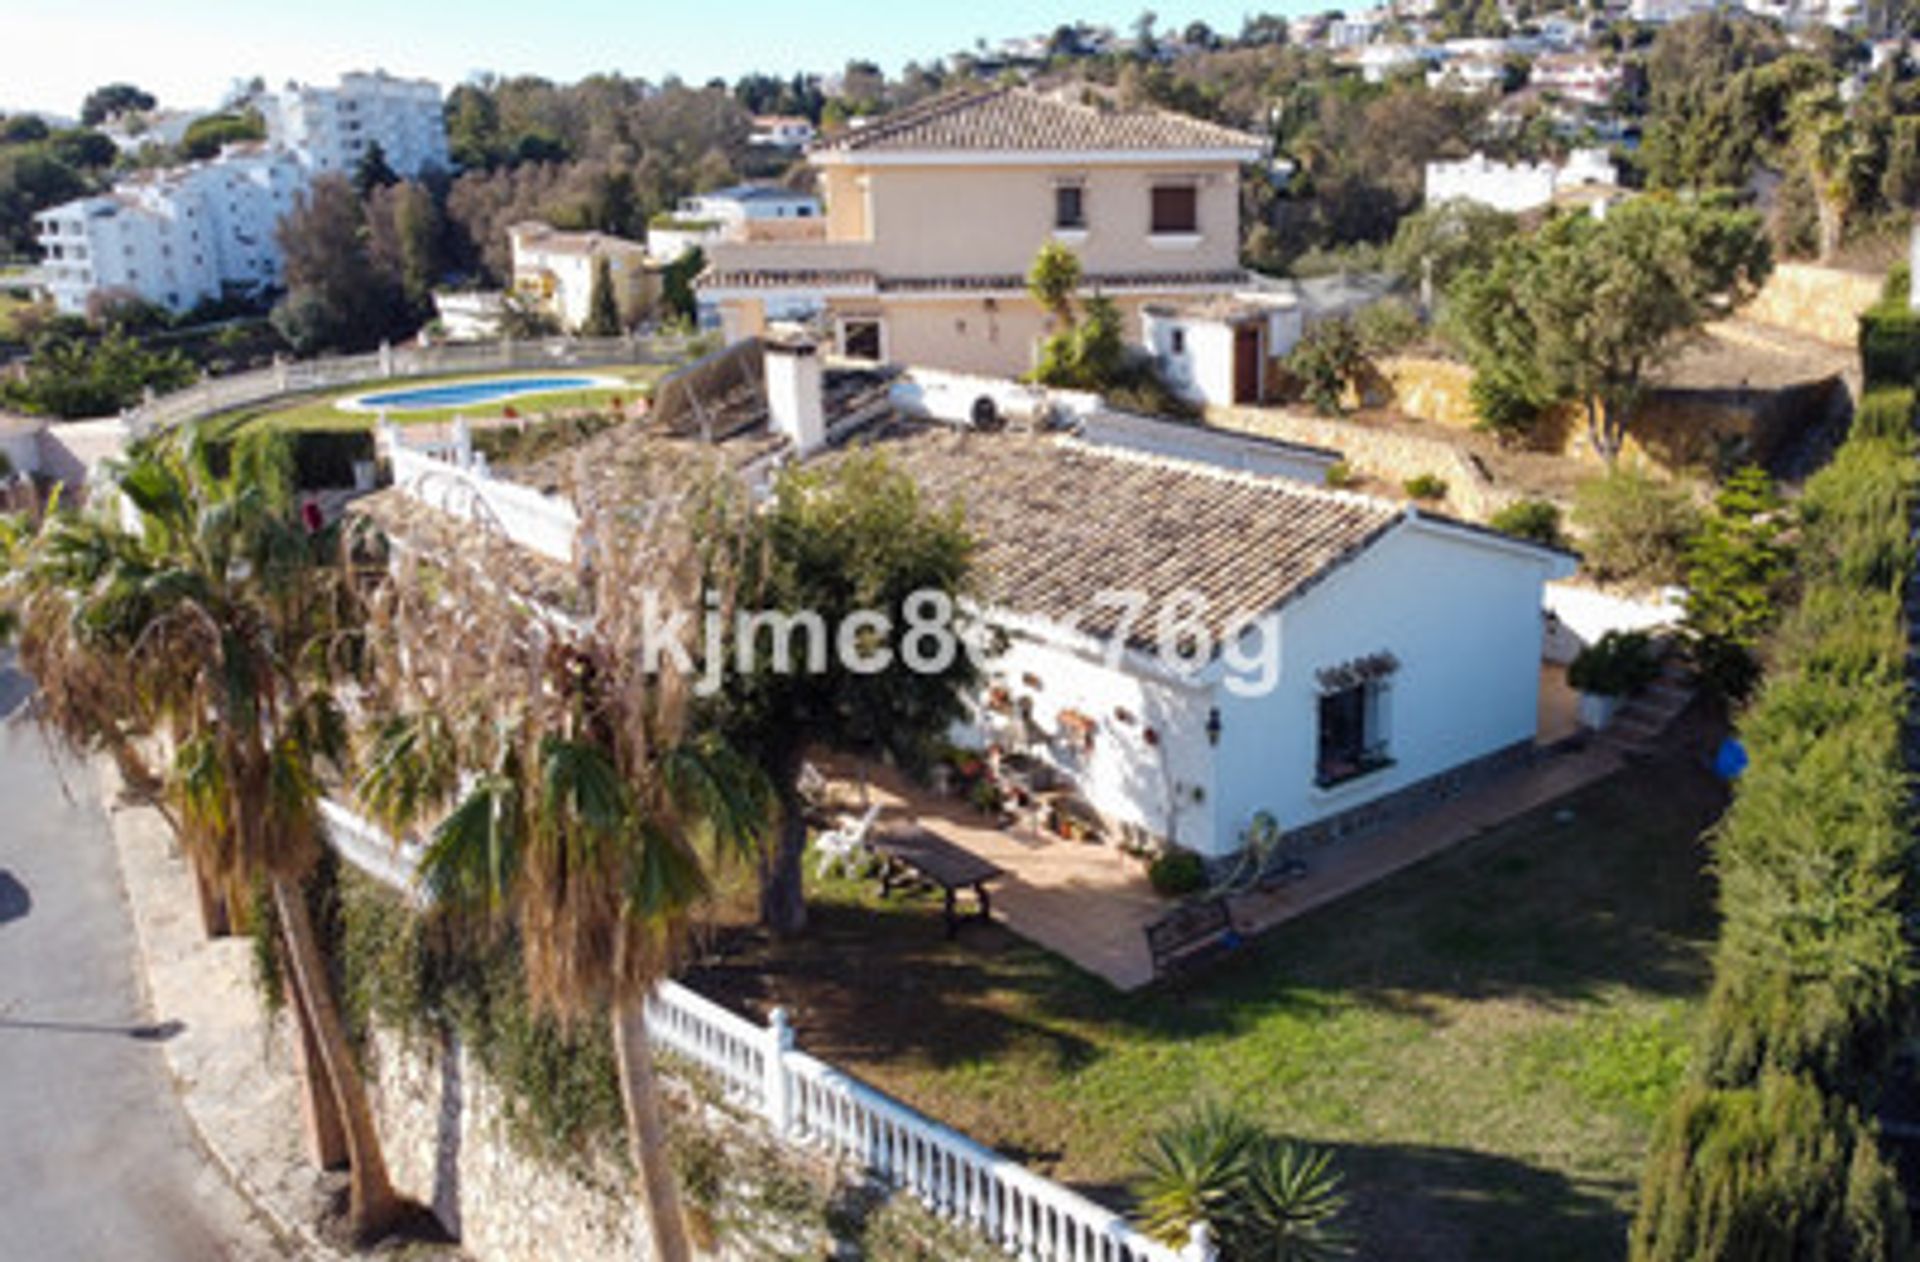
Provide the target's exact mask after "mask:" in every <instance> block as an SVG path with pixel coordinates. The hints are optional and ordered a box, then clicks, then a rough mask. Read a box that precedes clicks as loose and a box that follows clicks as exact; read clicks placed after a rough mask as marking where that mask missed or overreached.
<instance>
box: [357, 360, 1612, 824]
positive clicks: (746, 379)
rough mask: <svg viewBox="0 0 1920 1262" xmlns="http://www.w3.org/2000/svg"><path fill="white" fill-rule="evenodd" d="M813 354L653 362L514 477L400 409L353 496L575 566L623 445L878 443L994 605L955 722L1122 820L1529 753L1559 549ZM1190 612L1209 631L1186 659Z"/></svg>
mask: <svg viewBox="0 0 1920 1262" xmlns="http://www.w3.org/2000/svg"><path fill="white" fill-rule="evenodd" d="M821 361H822V357H821V356H820V355H819V354H818V353H817V351H816V347H815V346H814V345H813V343H812V342H811V341H809V340H801V341H797V342H774V343H767V344H765V345H764V346H762V345H759V344H756V343H744V344H739V345H736V346H735V347H733V348H731V349H730V350H729V351H727V352H725V353H724V355H722V356H720V357H716V358H715V359H714V360H710V361H703V363H702V364H701V365H696V366H695V367H694V368H692V369H689V370H687V372H686V374H683V377H684V378H689V379H692V378H697V379H699V380H702V381H704V382H706V383H708V384H707V385H705V386H703V387H702V389H704V390H706V391H707V396H706V402H705V403H704V404H697V403H696V404H686V405H684V406H682V407H681V411H682V412H683V413H684V417H685V419H686V423H685V424H678V423H676V422H675V420H674V419H673V418H674V416H675V414H676V411H675V408H676V405H674V404H673V403H672V402H671V400H670V397H669V396H670V395H672V393H673V390H674V387H673V386H672V384H671V383H670V384H669V386H668V387H664V388H663V390H662V392H661V395H660V399H661V401H660V402H659V404H658V405H657V406H656V409H655V413H654V420H653V422H651V423H650V424H648V425H647V426H646V427H645V428H638V427H634V426H627V427H619V428H616V429H614V430H610V431H607V432H606V433H604V434H601V435H598V436H596V437H595V438H592V439H589V440H587V443H586V444H585V445H583V446H581V447H580V448H577V449H575V450H574V451H573V452H570V453H567V455H566V457H565V458H564V459H557V460H554V461H552V462H550V463H548V464H545V465H542V466H540V467H537V468H534V469H529V470H523V471H519V472H517V473H516V472H515V471H511V470H509V471H507V472H506V473H505V474H504V475H497V474H489V473H488V472H487V471H485V470H484V469H483V468H462V467H460V462H459V461H458V460H456V461H455V462H454V463H453V464H451V465H450V464H448V463H446V462H444V461H438V460H435V459H433V458H432V457H430V456H428V455H426V454H424V453H417V452H414V451H411V450H409V449H408V448H407V447H406V446H405V442H406V439H405V435H404V433H403V432H401V431H398V430H392V431H389V432H388V433H387V434H386V436H385V442H386V443H387V444H388V447H389V451H390V454H391V455H392V458H393V460H394V468H395V475H396V482H397V483H398V485H397V486H396V488H395V489H394V490H392V491H388V492H385V493H382V494H381V495H378V496H375V497H374V498H373V499H372V500H370V501H364V502H363V504H364V505H365V507H364V508H363V510H362V511H365V512H366V513H368V515H370V516H372V517H374V518H375V520H377V521H380V522H381V523H382V524H383V525H384V526H385V527H386V528H387V529H388V530H389V531H390V532H393V533H395V534H397V535H400V536H404V537H405V542H406V544H407V546H409V547H435V546H444V547H460V546H463V545H462V542H461V541H462V540H463V539H464V538H465V537H467V536H469V535H470V534H471V526H470V525H468V524H467V523H468V522H469V521H487V522H490V523H493V524H494V526H495V527H496V528H498V529H501V530H504V531H505V532H506V534H507V536H508V538H509V539H512V540H514V541H515V542H517V543H519V544H521V545H522V547H523V548H524V549H525V555H526V557H527V561H526V564H525V565H524V566H514V567H511V568H512V569H513V570H515V571H516V573H514V574H512V575H509V576H508V577H510V578H512V579H514V580H516V581H525V582H528V583H533V584H538V585H539V590H545V591H554V590H559V589H564V588H568V587H570V586H571V587H573V589H575V590H577V589H578V588H577V584H573V583H572V582H571V580H569V579H568V577H567V576H568V575H569V574H570V573H571V572H572V571H571V546H570V544H569V541H570V540H572V539H574V538H575V537H576V536H575V532H576V531H577V529H578V521H579V517H578V515H577V513H576V512H575V510H574V508H573V501H572V500H571V499H570V498H569V494H570V488H574V487H576V486H579V484H578V481H577V480H578V479H581V478H587V479H592V481H591V483H590V485H591V488H592V494H594V495H595V496H596V498H598V497H601V496H603V495H605V494H606V493H608V492H609V491H610V490H613V491H617V486H615V485H614V484H613V483H609V482H608V481H606V479H607V478H610V477H611V478H615V479H617V478H618V476H619V475H618V473H617V471H618V470H619V469H621V468H630V467H633V466H632V462H633V461H634V459H636V458H637V453H638V452H639V450H640V448H638V447H635V444H666V445H667V446H665V447H661V448H660V449H659V451H660V453H661V455H662V458H667V455H668V452H669V450H670V449H672V450H686V449H689V448H691V449H693V450H698V449H699V448H700V447H702V446H710V447H712V448H713V449H714V450H715V451H716V452H717V454H719V456H720V457H721V459H722V461H723V462H724V463H725V464H726V465H728V466H730V467H733V468H735V469H736V470H738V471H739V475H740V476H741V477H743V478H744V479H746V480H747V481H748V482H749V484H750V485H763V484H764V479H765V477H766V476H767V474H768V472H769V471H770V470H771V469H772V468H774V467H777V466H778V465H779V464H781V463H784V462H788V461H793V460H802V461H821V462H831V461H835V460H839V459H842V458H844V456H845V453H848V452H851V451H854V450H860V449H876V450H879V451H882V452H884V453H886V454H887V455H888V456H889V458H890V459H891V460H892V461H893V462H894V463H895V465H896V467H898V468H901V469H903V470H905V471H906V472H907V473H909V474H910V475H911V476H912V477H913V478H914V479H915V480H916V481H917V482H918V483H919V484H920V485H921V487H922V488H923V489H924V490H925V492H926V493H927V494H928V495H929V496H930V497H932V498H933V499H934V500H935V501H936V502H941V503H958V504H959V505H961V506H963V508H964V510H965V512H966V518H967V522H968V525H969V527H970V529H971V530H973V532H974V533H975V535H976V537H977V538H978V539H979V541H980V553H979V558H978V560H979V566H980V569H981V575H982V588H981V594H980V601H981V605H980V609H981V612H982V613H983V614H984V615H985V617H986V619H987V620H988V621H989V622H990V623H992V624H993V625H995V626H997V627H999V628H1001V629H1002V630H1003V631H1004V632H1005V633H1006V637H1007V647H1006V649H1005V651H1004V653H1002V654H1000V655H999V656H996V657H995V658H993V659H992V661H991V665H990V669H991V678H990V679H989V681H988V683H987V686H986V687H985V688H984V690H983V692H982V693H981V695H980V696H979V698H978V700H977V707H976V714H975V719H974V720H973V721H972V722H971V723H970V724H969V725H968V726H967V727H966V728H965V729H964V730H963V731H962V732H960V733H958V735H960V736H962V737H964V738H965V739H966V740H969V741H972V742H975V743H978V744H982V745H984V744H986V743H987V742H993V743H996V744H998V745H999V746H1001V747H1002V748H1004V749H1006V750H1008V751H1010V752H1019V753H1022V754H1025V755H1027V756H1029V757H1031V758H1034V759H1038V760H1040V761H1042V762H1045V763H1047V764H1050V765H1051V766H1052V767H1054V768H1056V769H1057V771H1058V773H1059V774H1060V775H1061V776H1063V777H1064V778H1065V779H1066V780H1067V781H1068V782H1069V783H1070V784H1071V785H1072V786H1074V789H1075V791H1076V793H1077V795H1078V797H1079V798H1080V799H1081V800H1082V801H1083V802H1084V803H1085V805H1086V806H1087V807H1088V808H1089V809H1090V810H1091V811H1092V812H1094V813H1096V814H1097V816H1098V818H1099V819H1100V820H1101V821H1102V823H1103V824H1104V826H1105V832H1106V833H1107V835H1108V837H1109V838H1110V839H1114V840H1130V841H1134V842H1138V843H1142V844H1152V843H1156V842H1158V843H1166V842H1171V843H1177V844H1179V845H1182V846H1186V847H1190V848H1192V849H1194V850H1196V851H1197V852H1199V853H1201V854H1202V855H1206V856H1213V857H1221V856H1226V855H1228V854H1231V853H1232V852H1234V851H1235V850H1236V849H1237V848H1238V847H1239V846H1240V845H1241V844H1242V842H1241V838H1242V834H1243V832H1244V830H1245V829H1246V828H1247V826H1248V825H1249V822H1250V821H1251V820H1252V819H1253V817H1254V816H1255V814H1256V813H1259V812H1267V813H1270V814H1272V815H1273V816H1274V817H1275V818H1276V819H1278V821H1279V822H1280V823H1281V825H1282V826H1283V827H1284V828H1285V829H1286V830H1287V831H1288V833H1289V834H1290V835H1292V836H1294V837H1296V838H1299V839H1302V840H1311V839H1314V838H1325V837H1330V836H1336V835H1339V834H1341V833H1343V832H1348V831H1352V830H1354V829H1357V828H1360V827H1363V826H1366V825H1369V824H1372V823H1375V822H1377V821H1379V820H1381V819H1383V818H1386V817H1389V816H1391V815H1393V814H1394V813H1395V812H1397V811H1401V810H1406V809H1410V808H1412V807H1415V806H1417V805H1418V804H1419V803H1421V802H1423V801H1426V800H1427V799H1428V797H1429V796H1430V795H1435V794H1439V793H1443V792H1446V791H1448V790H1449V789H1451V788H1452V787H1454V786H1456V785H1457V783H1458V782H1459V781H1460V780H1461V779H1462V778H1464V777H1467V776H1470V775H1472V774H1474V773H1475V772H1476V771H1477V770H1480V769H1492V768H1494V767H1498V766H1503V765H1505V764H1507V763H1508V762H1509V761H1511V760H1515V759H1518V758H1521V757H1524V756H1525V755H1526V754H1527V752H1528V751H1529V750H1531V749H1532V747H1533V744H1534V740H1535V737H1536V733H1537V730H1538V724H1539V719H1538V713H1539V710H1538V706H1539V697H1540V692H1539V688H1540V663H1541V659H1542V651H1543V630H1544V624H1543V617H1542V601H1543V586H1544V584H1545V583H1546V582H1547V581H1548V580H1549V579H1554V578H1561V577H1565V576H1566V575H1568V574H1570V573H1571V571H1572V569H1573V566H1574V562H1573V559H1572V558H1571V557H1570V556H1567V555H1565V554H1563V553H1559V552H1555V551H1551V550H1547V549H1542V548H1539V547H1536V546H1534V545H1531V544H1527V543H1523V542H1519V541H1516V540H1514V539H1511V538H1509V537H1507V536H1504V535H1500V534H1496V533H1493V532H1491V531H1487V530H1484V529H1481V528H1478V527H1474V526H1471V525H1467V524H1464V523H1461V522H1458V521H1454V520H1450V519H1447V518H1444V517H1438V516H1435V515H1432V514H1429V513H1426V512H1424V511H1422V510H1419V509H1417V508H1411V507H1407V506H1404V505H1400V504H1395V503H1390V502H1387V501H1383V500H1377V499H1371V498H1367V497H1363V496H1359V495H1353V494H1347V493H1343V492H1339V491H1333V490H1329V489H1326V488H1325V487H1324V486H1322V485H1319V484H1317V482H1315V481H1312V480H1310V479H1316V478H1319V477H1321V476H1322V475H1323V472H1324V469H1325V466H1326V464H1327V463H1328V461H1330V460H1331V459H1333V458H1334V456H1335V453H1331V452H1320V451H1316V450H1313V449H1290V448H1288V447H1287V446H1286V445H1285V444H1273V443H1270V442H1262V441H1259V440H1249V439H1246V438H1244V437H1242V436H1238V435H1232V434H1229V433H1226V432H1224V431H1210V430H1204V429H1199V428H1195V427H1189V426H1185V425H1180V424H1175V423H1169V422H1162V421H1155V420H1151V419H1148V418H1140V417H1126V416H1108V415H1104V414H1100V413H1098V412H1095V413H1093V414H1091V415H1087V416H1084V417H1083V418H1082V419H1081V420H1080V422H1079V426H1078V432H1077V433H1068V432H1058V431H1047V430H1045V429H1027V430H1024V431H1023V430H1020V429H1018V428H1015V429H1002V428H998V427H995V428H992V429H980V428H975V427H973V426H971V425H968V424H965V423H955V422H949V421H944V420H939V419H933V418H928V417H926V416H924V415H920V416H914V415H908V414H906V413H905V412H904V411H903V410H902V409H901V407H899V406H898V405H897V401H899V400H904V399H907V398H911V397H916V396H915V395H914V393H913V392H912V391H910V390H903V389H901V388H900V386H901V383H900V382H896V384H895V387H894V388H893V389H892V390H891V391H889V390H887V389H886V388H885V387H884V386H883V387H879V388H878V392H877V393H876V387H875V386H874V385H873V382H874V379H875V377H876V374H875V373H873V372H872V371H871V370H863V371H856V372H852V373H850V374H849V373H846V372H844V371H841V370H839V369H835V370H832V371H829V370H827V369H826V367H825V366H824V365H823V364H822V362H821ZM723 369H729V370H731V371H734V372H735V373H736V374H737V376H736V377H735V378H733V379H730V380H724V381H723V380H721V375H722V370H723ZM688 389H691V388H690V387H688V388H686V389H682V390H681V393H682V394H685V393H687V390H688ZM889 400H893V401H896V402H894V403H891V404H890V402H889ZM696 418H697V419H696ZM1188 436H1191V439H1192V441H1188ZM579 489H583V490H584V489H586V488H585V487H580V488H579ZM422 502H427V503H430V504H431V505H433V506H435V508H434V510H433V511H431V512H427V513H426V514H424V517H423V514H422V513H421V512H420V511H419V508H420V504H421V503H422ZM436 523H438V524H436ZM436 532H437V533H438V535H439V537H440V538H441V539H442V540H443V541H444V542H443V543H441V544H439V545H436V544H435V543H434V542H433V536H434V534H435V533H436ZM542 575H544V577H541V576H542ZM1114 593H1121V594H1126V595H1128V596H1129V598H1131V597H1137V598H1138V599H1139V600H1140V602H1141V609H1140V612H1139V616H1138V617H1136V618H1131V619H1129V618H1126V617H1124V616H1123V614H1122V611H1121V608H1120V606H1119V605H1118V604H1117V603H1116V600H1115V598H1114V597H1113V594H1114ZM530 594H534V595H535V598H542V599H544V598H545V597H540V596H538V594H537V592H531V593H530ZM1183 619H1184V620H1185V621H1182V620H1183ZM1183 626H1185V627H1189V628H1198V629H1199V630H1201V631H1202V632H1204V633H1205V635H1206V636H1207V637H1208V638H1209V639H1210V640H1211V642H1212V643H1213V644H1215V645H1216V646H1217V648H1216V651H1214V652H1213V653H1212V654H1210V655H1208V656H1205V657H1204V658H1200V659H1198V660H1196V661H1193V662H1192V663H1190V664H1187V665H1183V664H1182V663H1181V662H1180V661H1179V660H1178V658H1177V656H1175V654H1177V652H1179V651H1180V646H1181V644H1183V643H1184V641H1183V640H1182V635H1183V633H1182V631H1181V630H1180V628H1181V627H1183Z"/></svg>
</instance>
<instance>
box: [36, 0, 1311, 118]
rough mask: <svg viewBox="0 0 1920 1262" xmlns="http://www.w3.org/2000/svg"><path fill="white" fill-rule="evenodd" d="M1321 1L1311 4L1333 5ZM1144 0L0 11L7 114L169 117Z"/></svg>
mask: <svg viewBox="0 0 1920 1262" xmlns="http://www.w3.org/2000/svg"><path fill="white" fill-rule="evenodd" d="M1327 2H1330V0H1321V2H1320V3H1318V4H1317V6H1314V7H1322V8H1324V7H1325V4H1326V3H1327ZM1310 3H1311V0H1277V2H1276V3H1273V4H1270V5H1262V4H1257V3H1255V4H1249V3H1247V0H1224V2H1223V0H1183V2H1182V3H1181V4H1180V5H1178V6H1177V7H1174V6H1171V5H1154V6H1151V7H1153V8H1155V10H1156V12H1158V13H1159V15H1160V20H1161V25H1162V27H1163V28H1164V27H1166V26H1167V25H1169V24H1172V23H1177V24H1179V25H1181V26H1184V25H1185V24H1186V23H1188V22H1190V21H1193V20H1194V19H1196V18H1197V19H1199V20H1201V21H1204V22H1207V23H1209V24H1211V25H1213V26H1214V27H1216V28H1218V29H1221V30H1238V29H1239V27H1240V22H1241V20H1242V19H1243V18H1244V17H1245V16H1246V14H1247V13H1248V12H1258V11H1273V12H1295V11H1299V10H1302V9H1305V8H1308V7H1309V6H1310ZM1147 7H1150V6H1149V5H1147V4H1145V3H1142V0H1122V2H1120V3H1112V2H1102V0H1082V3H1078V4H1059V3H1052V2H1050V0H709V2H707V3H701V2H700V0H666V2H665V3H662V2H661V0H625V2H624V3H620V2H616V0H465V2H464V3H449V2H448V0H427V2H423V0H323V2H322V3H311V2H310V0H279V2H278V3H275V2H273V0H268V2H267V3H261V0H245V2H244V3H243V2H241V0H85V2H84V3H83V2H80V0H56V2H49V0H0V31H5V32H6V35H7V39H6V44H7V48H8V52H7V55H6V58H5V61H4V66H3V68H0V107H5V108H13V109H22V108H32V109H46V110H52V111H56V112H59V113H65V114H72V113H75V112H77V110H78V109H79V105H80V101H81V99H82V98H83V97H84V96H85V95H86V93H87V91H88V90H89V89H90V88H92V87H94V86H96V85H98V84H101V83H106V82H112V81H115V80H130V81H132V82H134V83H138V84H140V85H141V86H142V87H144V88H146V89H147V90H148V91H151V92H154V93H156V94H157V95H159V96H160V98H161V100H162V102H163V103H169V104H175V105H196V104H211V103H212V102H214V101H216V100H218V98H219V97H220V95H221V93H222V92H223V91H225V89H226V87H227V85H228V84H229V83H230V82H231V81H232V80H234V79H235V78H245V77H248V76H251V75H254V74H260V75H264V76H265V77H266V78H267V80H268V82H269V83H278V82H280V81H282V80H284V79H287V78H300V79H318V80H330V79H331V78H332V77H333V76H334V75H335V74H337V73H338V72H340V71H342V70H353V69H374V68H377V67H378V68H385V69H387V70H390V71H392V72H394V73H395V74H409V75H425V76H428V77H431V78H434V79H438V80H440V81H441V82H442V84H444V85H446V86H451V85H452V84H454V83H456V82H458V81H459V80H461V79H464V78H466V77H467V76H468V75H469V74H471V73H473V72H474V71H478V70H495V71H501V72H506V73H518V72H530V73H535V74H540V75H544V76H546V77H548V78H551V79H556V80H562V81H565V80H571V79H576V78H579V77H581V76H583V75H586V74H591V73H593V72H595V71H600V70H618V71H620V72H622V73H624V74H627V75H630V76H635V77H645V78H650V79H660V78H663V77H665V76H666V75H667V74H669V73H678V74H679V75H680V76H681V77H682V78H685V79H688V80H695V81H698V80H705V79H707V78H710V77H712V76H715V75H720V76H722V77H725V78H727V79H733V78H734V77H736V76H738V75H740V74H742V73H745V72H747V71H750V70H766V71H770V72H779V73H787V74H790V73H792V72H793V71H795V70H800V69H807V70H830V69H834V68H837V67H839V66H841V65H843V64H844V63H845V62H846V60H847V59H848V58H849V57H855V56H859V57H867V58H871V59H873V60H875V61H878V62H879V63H880V64H881V65H883V66H885V67H886V68H887V70H888V71H889V72H892V71H896V70H898V69H899V68H900V66H901V65H902V64H904V63H905V62H906V61H908V60H910V59H916V58H917V59H920V60H928V59H931V58H934V57H937V56H939V55H941V54H943V53H946V52H950V51H953V50H955V49H959V48H965V47H969V46H971V45H972V43H973V41H974V40H975V38H977V37H980V36H985V37H987V38H988V39H999V38H1002V37H1005V36H1011V35H1025V34H1031V33H1035V32H1038V31H1044V30H1051V29H1052V28H1053V27H1054V26H1056V25H1058V24H1059V23H1061V22H1064V21H1072V20H1075V19H1085V20H1087V21H1092V22H1104V23H1107V24H1110V25H1112V26H1114V27H1116V28H1120V29H1124V28H1126V27H1127V26H1128V25H1129V24H1130V23H1131V22H1132V21H1133V20H1134V18H1135V17H1137V16H1138V15H1139V13H1140V12H1141V10H1142V9H1143V8H1147Z"/></svg>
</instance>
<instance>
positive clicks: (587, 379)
mask: <svg viewBox="0 0 1920 1262" xmlns="http://www.w3.org/2000/svg"><path fill="white" fill-rule="evenodd" d="M624 384H625V383H624V382H622V381H620V380H619V379H618V378H617V377H593V376H584V375H582V376H572V377H497V378H493V379H491V380H487V381H452V382H448V383H447V384H446V385H440V386H416V387H414V388H412V389H410V390H381V391H377V392H376V393H373V394H360V395H355V396H354V397H353V398H350V399H341V400H340V401H339V402H338V403H336V404H335V405H334V406H335V407H338V408H340V409H341V410H342V411H346V412H430V411H434V410H436V409H439V408H460V407H479V406H481V405H482V404H488V403H501V402H504V401H505V400H507V399H517V398H519V397H520V396H521V395H525V394H553V393H555V392H557V391H561V390H617V389H619V388H620V387H621V386H622V385H624Z"/></svg>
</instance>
